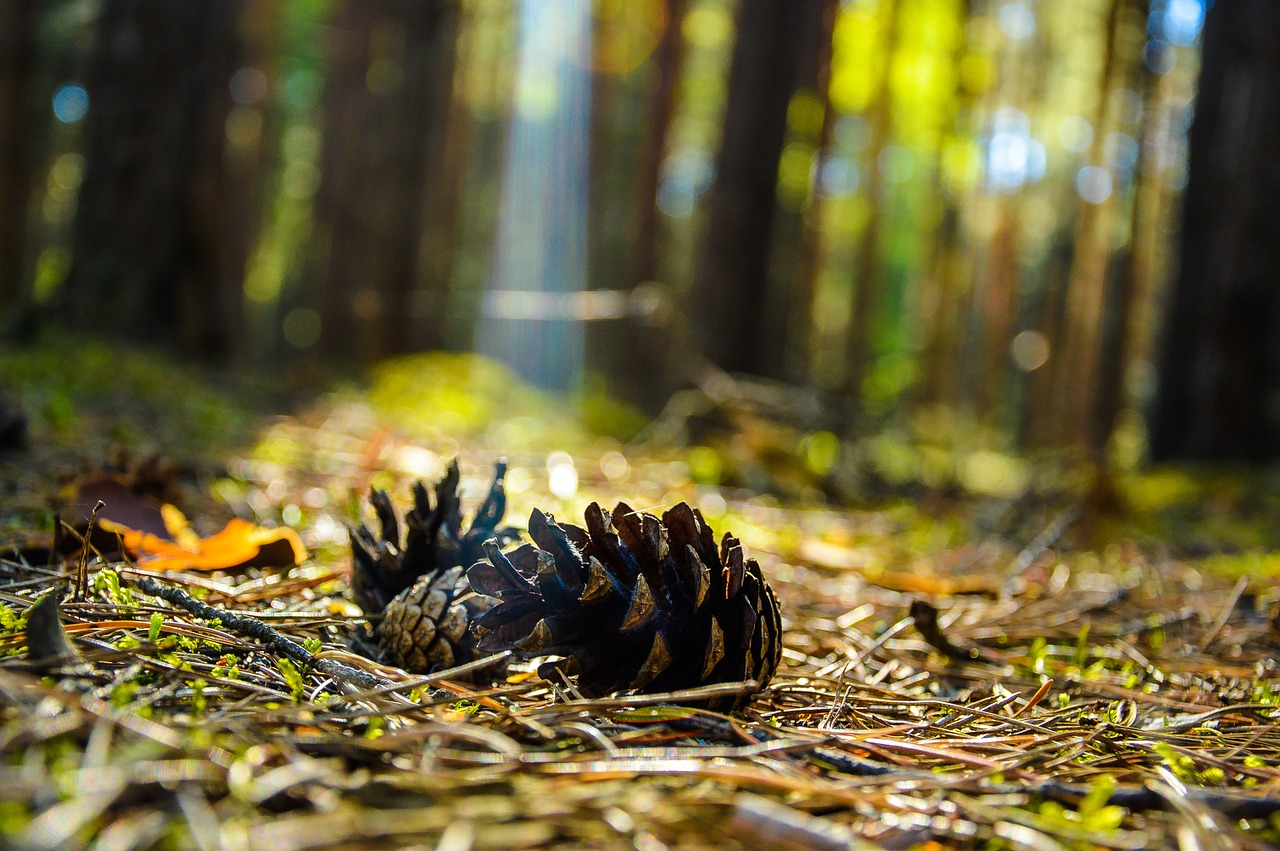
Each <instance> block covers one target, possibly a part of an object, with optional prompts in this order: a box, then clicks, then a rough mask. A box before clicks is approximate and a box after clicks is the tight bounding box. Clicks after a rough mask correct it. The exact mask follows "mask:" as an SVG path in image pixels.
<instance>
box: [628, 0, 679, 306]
mask: <svg viewBox="0 0 1280 851" xmlns="http://www.w3.org/2000/svg"><path fill="white" fill-rule="evenodd" d="M688 5H689V4H688V0H666V3H665V7H666V18H667V22H666V28H665V30H663V33H662V38H661V40H660V41H659V42H658V47H657V49H656V50H655V51H654V55H653V59H652V61H651V63H650V68H651V71H650V80H649V99H648V104H647V105H646V107H645V120H644V128H645V130H644V141H643V143H642V150H641V153H640V177H639V180H638V181H637V187H636V199H637V201H636V218H635V228H634V229H633V231H632V232H633V234H634V237H633V239H634V242H633V244H632V258H633V263H634V268H633V271H632V274H631V281H632V284H633V285H638V284H642V283H644V282H645V281H652V280H655V279H656V278H657V277H658V231H659V221H660V220H659V218H658V201H657V199H658V185H659V182H660V181H661V179H662V163H663V161H664V160H665V159H666V152H667V131H668V130H669V129H670V128H671V118H672V116H673V115H674V114H675V105H676V83H677V81H678V80H679V79H680V67H681V64H682V62H683V59H684V37H683V35H682V34H681V32H680V25H681V23H682V22H683V21H684V13H685V10H686V9H687V8H688Z"/></svg>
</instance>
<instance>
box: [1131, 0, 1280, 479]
mask: <svg viewBox="0 0 1280 851" xmlns="http://www.w3.org/2000/svg"><path fill="white" fill-rule="evenodd" d="M1277 38H1280V6H1278V5H1276V4H1275V3H1274V2H1271V0H1235V2H1231V3H1216V4H1214V5H1213V7H1212V8H1211V9H1210V10H1209V12H1208V14H1207V16H1206V20H1205V28H1204V35H1203V39H1204V42H1203V43H1204V51H1203V65H1202V70H1201V74H1200V93H1199V97H1198V100H1197V102H1196V111H1195V119H1194V121H1193V122H1192V125H1191V134H1190V139H1189V146H1190V148H1189V175H1188V182H1187V188H1186V194H1185V195H1184V200H1183V223H1182V238H1181V245H1180V256H1181V268H1180V270H1179V272H1178V277H1177V280H1176V282H1175V284H1174V288H1173V293H1172V299H1171V302H1170V305H1169V307H1170V311H1169V316H1168V321H1167V324H1166V326H1165V330H1164V340H1163V346H1162V348H1163V353H1162V356H1161V359H1160V374H1159V389H1158V391H1157V396H1156V403H1155V406H1154V410H1153V411H1152V415H1151V454H1152V457H1153V459H1154V460H1157V461H1164V460H1172V459H1197V460H1220V461H1251V462H1259V461H1267V460H1273V459H1275V458H1277V457H1280V286H1277V282H1276V275H1277V270H1278V269H1280V157H1277V156H1276V150H1277V149H1280V52H1277V51H1276V50H1275V44H1276V40H1277Z"/></svg>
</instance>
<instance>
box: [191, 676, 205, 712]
mask: <svg viewBox="0 0 1280 851" xmlns="http://www.w3.org/2000/svg"><path fill="white" fill-rule="evenodd" d="M208 685H209V683H208V681H206V680H203V679H201V678H200V677H196V678H195V679H194V680H192V681H191V713H192V714H193V715H195V716H196V717H197V718H198V717H200V716H201V715H204V713H205V709H207V708H208V705H209V704H208V700H207V699H206V698H205V694H204V690H205V687H206V686H208Z"/></svg>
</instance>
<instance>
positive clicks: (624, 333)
mask: <svg viewBox="0 0 1280 851" xmlns="http://www.w3.org/2000/svg"><path fill="white" fill-rule="evenodd" d="M688 6H689V3H688V0H665V2H664V4H663V9H664V13H665V17H666V22H665V26H664V29H663V32H662V37H661V38H660V39H659V41H658V44H657V47H656V48H655V49H654V52H653V56H652V58H651V59H650V60H649V63H648V80H647V91H646V93H645V105H644V111H643V114H642V116H641V121H642V123H641V131H640V132H641V138H640V149H639V151H638V160H639V165H638V171H639V173H638V175H637V176H636V180H635V183H634V186H633V187H632V189H631V191H632V195H631V197H632V198H633V199H634V203H635V211H634V212H633V213H632V227H631V228H630V235H631V244H630V264H631V265H630V285H631V288H632V289H633V290H634V289H635V288H636V287H639V286H642V285H645V284H652V283H653V282H656V281H658V280H659V276H660V272H659V268H658V258H659V253H660V252H659V249H660V247H661V240H662V226H661V223H662V220H661V216H660V212H661V211H660V210H659V209H658V188H659V186H660V185H661V182H662V166H663V163H664V162H665V161H666V153H667V135H668V132H669V131H670V129H671V120H672V118H673V117H674V115H675V107H676V87H677V84H678V82H679V80H680V71H681V67H682V65H683V62H684V35H683V33H682V32H681V24H682V23H683V22H684V16H685V12H686V11H687V9H688ZM596 114H597V115H598V114H599V113H596ZM663 324H664V323H663V322H662V320H661V318H660V317H657V316H654V317H648V318H646V317H637V316H633V317H632V318H631V319H630V320H629V321H628V322H627V323H626V324H625V325H623V326H621V328H620V329H619V330H618V333H617V334H616V335H615V336H616V337H617V338H618V341H617V345H618V347H619V348H620V349H621V350H622V351H623V352H624V353H625V357H624V358H623V359H622V360H621V363H620V364H619V369H618V371H617V373H616V375H617V376H618V378H619V382H618V383H619V389H620V390H621V394H620V395H622V396H624V397H625V398H626V399H627V400H628V401H630V402H632V403H634V404H636V405H639V406H640V407H641V408H642V409H644V410H646V411H650V412H653V413H656V412H657V411H658V410H659V409H660V408H661V406H662V405H663V403H665V402H666V400H667V398H668V397H669V396H670V395H671V391H672V390H673V389H674V388H673V386H672V384H673V379H674V378H675V376H676V375H677V374H678V373H679V370H678V369H675V368H672V367H671V366H670V365H669V361H668V359H669V357H670V355H671V349H672V346H670V345H669V342H668V339H667V337H666V335H665V334H664V333H663Z"/></svg>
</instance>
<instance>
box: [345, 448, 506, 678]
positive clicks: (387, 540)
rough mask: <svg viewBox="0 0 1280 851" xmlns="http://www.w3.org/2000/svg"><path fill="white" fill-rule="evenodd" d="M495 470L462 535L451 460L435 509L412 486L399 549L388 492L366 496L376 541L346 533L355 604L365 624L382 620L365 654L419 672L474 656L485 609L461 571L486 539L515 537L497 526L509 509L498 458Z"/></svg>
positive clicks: (364, 533) (359, 531)
mask: <svg viewBox="0 0 1280 851" xmlns="http://www.w3.org/2000/svg"><path fill="white" fill-rule="evenodd" d="M494 466H495V470H494V479H493V485H492V486H491V487H490V488H489V494H488V496H487V497H486V498H485V501H484V503H483V504H482V505H481V506H480V508H479V510H478V511H477V512H476V516H475V519H474V520H472V522H471V525H470V526H469V527H468V528H467V530H466V531H465V532H463V531H462V510H461V505H460V502H459V499H458V479H459V473H458V464H457V462H456V461H453V462H450V464H449V469H448V472H447V473H446V474H445V477H444V479H443V480H442V481H440V482H439V483H438V484H437V485H436V486H435V492H436V501H435V505H434V506H433V505H432V504H431V498H430V496H429V495H428V493H427V489H426V487H425V486H424V485H423V484H422V482H417V483H415V484H414V488H413V496H414V507H413V508H412V509H411V510H410V511H408V512H407V513H406V514H405V518H404V519H405V526H406V533H405V539H404V545H403V546H401V544H400V524H399V523H398V522H397V520H396V514H395V510H394V509H393V508H392V505H391V499H390V498H389V497H388V496H387V494H386V492H385V491H380V490H374V491H373V492H372V493H371V494H370V497H369V501H370V502H371V503H372V504H373V508H374V511H375V513H376V514H377V515H378V522H379V525H380V526H381V537H375V536H374V534H373V532H372V531H370V530H369V528H368V527H367V526H364V525H361V526H360V527H359V528H356V529H352V530H351V551H352V555H353V557H354V564H353V567H352V578H351V586H352V591H353V592H354V595H355V599H356V604H357V605H359V606H360V608H361V609H363V610H364V613H365V614H366V615H367V616H369V617H370V618H377V617H378V616H379V615H381V616H382V617H381V619H380V620H379V621H378V623H377V626H376V627H375V630H374V636H375V638H376V648H371V653H370V655H373V656H376V657H377V658H378V659H379V660H381V661H383V662H387V663H389V664H393V665H396V666H398V667H401V668H404V669H405V670H409V671H414V672H421V673H425V672H427V671H429V670H432V669H438V668H447V667H450V666H452V665H455V664H461V663H463V662H467V661H470V660H471V659H472V658H474V655H475V641H474V639H473V638H472V637H471V635H470V632H469V630H468V626H469V625H470V622H471V619H472V618H473V617H474V616H475V615H476V614H478V613H479V612H480V611H483V610H484V609H485V608H486V607H487V606H488V603H487V602H486V601H485V600H483V599H481V598H479V597H477V596H476V595H475V594H473V593H471V590H470V587H469V586H468V584H467V580H466V576H465V573H464V571H463V566H464V565H467V564H471V563H472V562H473V561H475V560H476V559H478V558H480V556H481V554H482V552H483V550H482V549H481V545H482V544H483V543H484V542H485V541H490V540H497V541H501V540H504V539H510V538H514V537H516V533H515V531H514V530H513V529H510V528H503V529H499V528H498V523H499V522H500V521H501V520H502V514H503V512H504V511H505V510H506V501H507V499H506V492H505V491H504V489H503V477H504V475H505V474H506V469H507V464H506V461H505V460H500V461H498V462H497V464H495V465H494ZM495 546H496V544H495Z"/></svg>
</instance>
